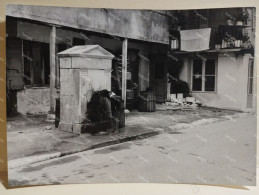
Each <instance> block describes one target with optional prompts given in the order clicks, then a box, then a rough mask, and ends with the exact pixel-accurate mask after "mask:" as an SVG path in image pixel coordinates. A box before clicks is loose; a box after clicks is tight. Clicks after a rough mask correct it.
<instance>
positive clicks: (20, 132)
mask: <svg viewBox="0 0 259 195" xmlns="http://www.w3.org/2000/svg"><path fill="white" fill-rule="evenodd" d="M242 115H247V113H239V112H234V111H227V110H220V109H212V108H197V109H187V110H186V109H178V110H164V111H156V112H151V113H145V112H137V111H132V112H130V113H128V114H127V115H126V127H124V128H121V129H120V132H119V133H115V134H104V135H96V136H92V135H90V134H82V135H75V134H72V133H69V132H64V131H59V130H57V129H56V128H55V127H54V124H50V123H48V122H46V121H45V120H46V116H45V115H42V116H23V115H19V116H14V117H11V118H8V121H7V132H8V133H7V136H8V138H7V140H8V161H9V168H14V167H18V166H24V165H26V164H31V163H35V162H39V161H44V160H47V159H50V158H57V157H60V156H64V155H68V154H73V153H77V152H81V151H86V150H90V149H94V148H100V147H104V146H109V145H112V144H118V143H122V142H126V141H130V140H135V139H141V138H145V137H150V136H154V135H157V134H160V133H164V132H166V133H177V131H178V130H180V129H185V128H190V127H195V126H200V125H205V124H208V123H215V122H219V121H223V120H227V119H233V118H237V117H240V116H242Z"/></svg>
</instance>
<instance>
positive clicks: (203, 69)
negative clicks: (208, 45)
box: [191, 57, 218, 93]
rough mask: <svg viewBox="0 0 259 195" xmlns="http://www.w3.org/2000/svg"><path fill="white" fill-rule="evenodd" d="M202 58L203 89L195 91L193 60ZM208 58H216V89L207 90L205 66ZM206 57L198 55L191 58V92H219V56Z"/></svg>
mask: <svg viewBox="0 0 259 195" xmlns="http://www.w3.org/2000/svg"><path fill="white" fill-rule="evenodd" d="M197 59H200V60H202V81H201V91H194V90H193V61H194V60H197ZM206 60H215V87H214V91H205V77H206V75H205V66H206ZM206 60H205V59H202V58H199V57H196V58H192V59H191V92H193V93H217V83H218V82H217V81H218V58H217V57H208V58H206Z"/></svg>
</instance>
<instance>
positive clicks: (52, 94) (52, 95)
mask: <svg viewBox="0 0 259 195" xmlns="http://www.w3.org/2000/svg"><path fill="white" fill-rule="evenodd" d="M49 52H50V55H49V56H50V112H51V113H54V111H55V97H56V96H55V81H56V79H55V78H56V27H55V26H52V28H51V32H50V39H49Z"/></svg>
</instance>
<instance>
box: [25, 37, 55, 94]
mask: <svg viewBox="0 0 259 195" xmlns="http://www.w3.org/2000/svg"><path fill="white" fill-rule="evenodd" d="M25 42H27V43H25ZM33 42H35V43H40V44H41V42H37V41H30V40H24V39H22V70H23V76H24V77H25V76H26V75H25V72H24V68H25V62H24V58H25V56H26V55H25V54H24V44H27V45H30V46H29V49H30V50H31V49H32V44H33ZM40 47H42V46H40ZM41 49H42V48H41ZM30 52H31V51H30ZM31 55H32V54H31ZM40 55H42V54H40ZM28 57H30V58H32V56H28ZM32 60H33V59H32ZM29 61H30V78H29V79H30V84H25V81H24V86H25V87H26V88H37V89H38V88H48V87H50V84H46V83H45V73H44V72H45V62H44V59H43V58H42V59H41V62H40V63H42V69H41V79H42V82H43V84H41V85H37V84H35V83H34V67H33V64H32V62H31V60H29Z"/></svg>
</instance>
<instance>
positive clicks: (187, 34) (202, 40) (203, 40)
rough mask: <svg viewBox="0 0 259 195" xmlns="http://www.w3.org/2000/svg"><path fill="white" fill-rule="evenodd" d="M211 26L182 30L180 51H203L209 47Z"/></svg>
mask: <svg viewBox="0 0 259 195" xmlns="http://www.w3.org/2000/svg"><path fill="white" fill-rule="evenodd" d="M210 34H211V28H203V29H195V30H182V31H180V35H181V51H204V50H208V49H209V45H210Z"/></svg>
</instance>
